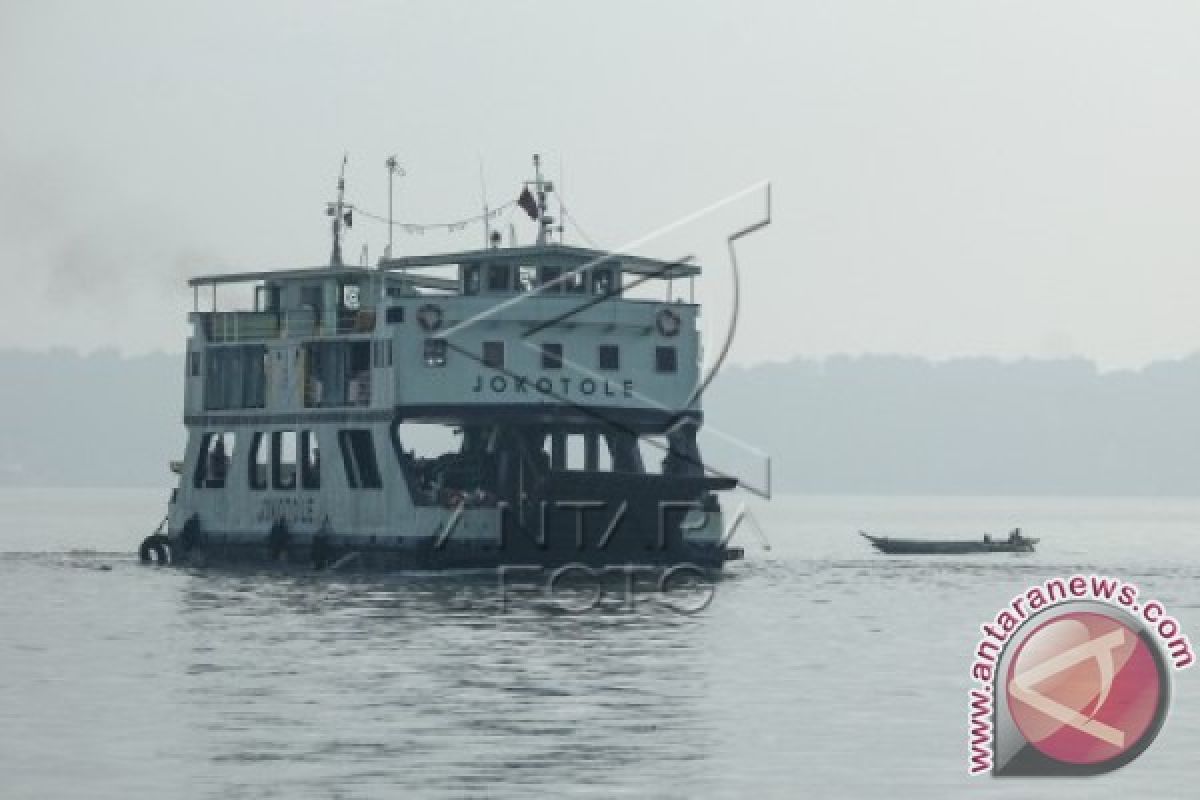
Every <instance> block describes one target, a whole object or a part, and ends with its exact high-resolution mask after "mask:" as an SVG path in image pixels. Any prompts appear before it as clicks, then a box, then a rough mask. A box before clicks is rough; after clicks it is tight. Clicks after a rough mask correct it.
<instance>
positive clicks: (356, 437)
mask: <svg viewBox="0 0 1200 800" xmlns="http://www.w3.org/2000/svg"><path fill="white" fill-rule="evenodd" d="M338 445H339V446H340V447H341V450H342V464H343V465H344V466H345V468H346V483H347V484H348V485H349V486H350V488H351V489H380V488H382V487H383V480H382V478H381V477H380V474H379V462H378V461H376V460H375V445H374V443H373V442H372V441H371V432H370V431H369V430H365V429H361V428H360V429H353V430H344V431H338Z"/></svg>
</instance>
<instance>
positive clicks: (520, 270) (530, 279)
mask: <svg viewBox="0 0 1200 800" xmlns="http://www.w3.org/2000/svg"><path fill="white" fill-rule="evenodd" d="M536 283H537V268H536V267H517V291H518V292H532V291H533V287H534V284H536Z"/></svg>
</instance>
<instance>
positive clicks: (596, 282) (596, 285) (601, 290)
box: [592, 269, 613, 297]
mask: <svg viewBox="0 0 1200 800" xmlns="http://www.w3.org/2000/svg"><path fill="white" fill-rule="evenodd" d="M612 293H613V273H612V270H611V269H594V270H592V294H594V295H596V296H597V297H606V296H608V295H610V294H612Z"/></svg>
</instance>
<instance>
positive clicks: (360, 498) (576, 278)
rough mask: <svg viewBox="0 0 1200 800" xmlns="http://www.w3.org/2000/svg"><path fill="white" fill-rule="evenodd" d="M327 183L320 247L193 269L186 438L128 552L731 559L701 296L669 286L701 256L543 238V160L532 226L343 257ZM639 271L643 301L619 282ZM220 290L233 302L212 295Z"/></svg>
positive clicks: (297, 560)
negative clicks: (240, 264) (521, 231)
mask: <svg viewBox="0 0 1200 800" xmlns="http://www.w3.org/2000/svg"><path fill="white" fill-rule="evenodd" d="M536 163H537V161H536V159H535V164H536ZM389 166H391V165H389ZM343 188H344V183H339V195H338V201H337V203H335V204H331V208H330V211H331V216H332V217H333V255H332V257H331V259H330V262H331V263H330V264H329V265H328V266H322V267H312V268H303V269H287V270H278V271H271V272H256V273H238V274H226V275H209V276H203V277H197V278H194V279H193V280H191V281H190V285H191V286H192V287H193V289H194V295H195V298H196V299H195V303H196V305H195V310H194V311H193V313H192V314H191V315H190V322H191V325H192V333H191V336H190V338H189V339H188V342H187V355H186V375H187V378H186V388H185V392H184V408H185V411H184V421H185V424H186V426H187V430H188V441H187V448H186V452H185V454H184V457H183V459H182V461H181V463H178V464H177V465H176V466H177V470H178V472H179V484H178V487H177V488H176V489H175V490H174V491H173V493H172V496H171V501H170V506H169V513H168V519H167V526H166V532H165V533H160V534H156V535H154V536H151V537H149V538H148V539H147V540H146V541H145V542H143V545H142V557H143V559H145V560H158V561H167V560H170V561H173V562H175V563H183V564H191V565H205V564H218V563H232V562H258V563H262V562H273V563H282V564H290V565H302V566H305V567H308V566H311V567H314V568H322V567H328V566H330V565H338V566H341V565H344V564H353V565H355V566H357V567H362V568H368V569H458V568H484V567H494V566H497V565H502V564H534V565H541V566H555V565H563V564H571V563H581V564H587V565H593V566H609V565H629V564H647V565H664V564H678V563H684V562H686V563H689V564H695V565H699V566H703V567H719V566H720V565H721V564H722V563H723V562H724V561H726V560H728V559H730V558H736V557H738V556H739V552H738V551H736V550H732V549H727V548H725V547H724V546H723V544H722V541H721V533H722V519H721V511H720V504H719V502H718V500H717V496H716V492H717V491H719V490H722V489H729V488H732V487H733V486H734V485H735V483H736V482H735V481H734V480H733V479H731V478H727V477H723V476H719V475H712V474H709V472H708V471H707V470H706V469H705V467H704V465H703V463H702V461H701V458H700V452H699V449H698V447H697V443H696V438H697V432H698V430H699V428H700V426H701V424H702V422H703V415H702V411H701V404H700V396H699V392H697V390H696V388H697V385H698V383H699V380H700V362H701V353H700V336H699V331H698V329H697V318H698V316H699V313H700V309H699V307H698V306H697V305H696V304H694V303H693V302H684V301H682V300H681V299H672V298H671V297H670V292H671V288H672V286H676V287H677V286H679V285H681V283H682V282H683V281H684V280H686V281H689V282H690V281H693V280H694V279H695V278H696V277H697V276H698V275H699V274H700V272H701V270H700V268H699V267H697V266H695V265H691V264H681V263H673V262H666V261H659V260H654V259H648V258H642V257H638V256H632V255H627V254H621V253H614V252H607V251H600V250H594V249H587V248H581V247H575V246H570V245H567V244H564V243H563V242H562V241H561V226H560V227H559V238H560V241H558V242H555V241H553V238H554V237H553V230H554V229H553V226H552V223H553V220H552V219H551V218H550V217H549V215H548V214H547V213H546V195H547V193H548V192H550V191H552V190H553V186H552V185H551V184H550V183H549V182H548V181H544V180H543V179H542V177H541V174H540V170H539V172H538V174H537V177H536V179H535V180H533V181H530V182H529V183H528V184H527V185H526V189H525V191H524V192H523V193H522V198H521V201H520V206H521V207H522V208H524V209H525V210H526V211H527V212H528V213H529V214H530V216H531V217H533V218H534V219H535V220H536V222H537V227H538V235H537V241H536V243H535V244H533V245H529V246H509V247H503V246H501V245H500V236H498V235H497V234H493V235H492V236H491V237H490V241H489V246H488V247H485V248H484V249H479V250H470V251H466V252H457V253H446V254H438V255H429V256H410V257H403V258H390V257H385V258H383V259H381V260H380V261H379V262H378V264H377V265H376V266H375V267H373V268H371V267H348V266H345V265H344V264H343V263H342V258H341V240H340V236H341V227H342V224H343V219H344V217H345V214H346V213H348V212H347V207H346V206H345V205H344V202H343V198H342V191H341V190H342V189H343ZM347 221H348V220H347ZM648 282H649V283H648ZM643 284H645V285H647V286H653V285H658V286H660V287H661V288H662V289H663V296H662V299H661V300H659V299H647V298H646V297H642V296H638V297H635V296H633V295H634V294H635V292H634V291H633V290H634V289H635V288H636V287H640V286H641V285H643ZM222 295H225V296H226V297H228V296H229V295H235V296H237V297H243V298H246V299H247V301H246V303H245V306H244V307H240V308H239V307H232V308H226V307H225V306H224V305H223V304H222ZM202 299H203V300H204V301H206V303H207V302H211V307H210V308H208V309H206V310H201V300H202ZM251 299H252V302H251ZM225 302H228V300H226V301H225ZM434 440H436V441H438V442H441V443H443V444H440V445H438V446H436V447H435V449H432V450H431V449H430V447H431V445H430V444H429V443H430V442H431V441H434Z"/></svg>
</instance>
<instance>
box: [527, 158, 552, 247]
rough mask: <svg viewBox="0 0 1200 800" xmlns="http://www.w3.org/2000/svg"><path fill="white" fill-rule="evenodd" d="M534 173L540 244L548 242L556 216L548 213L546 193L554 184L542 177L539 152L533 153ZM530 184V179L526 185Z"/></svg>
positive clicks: (538, 239)
mask: <svg viewBox="0 0 1200 800" xmlns="http://www.w3.org/2000/svg"><path fill="white" fill-rule="evenodd" d="M533 174H534V176H533V181H532V183H533V187H534V192H535V193H536V195H537V207H538V234H537V243H538V244H539V245H543V244H546V239H547V236H546V234H548V233H549V232H550V230H551V229H552V226H553V225H554V217H551V216H549V215H548V214H547V213H546V193H547V192H553V191H554V184H553V183H552V182H551V181H547V180H543V179H542V157H541V156H540V155H538V154H537V153H534V154H533ZM529 184H530V182H529V181H526V182H525V185H526V186H528V185H529Z"/></svg>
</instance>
